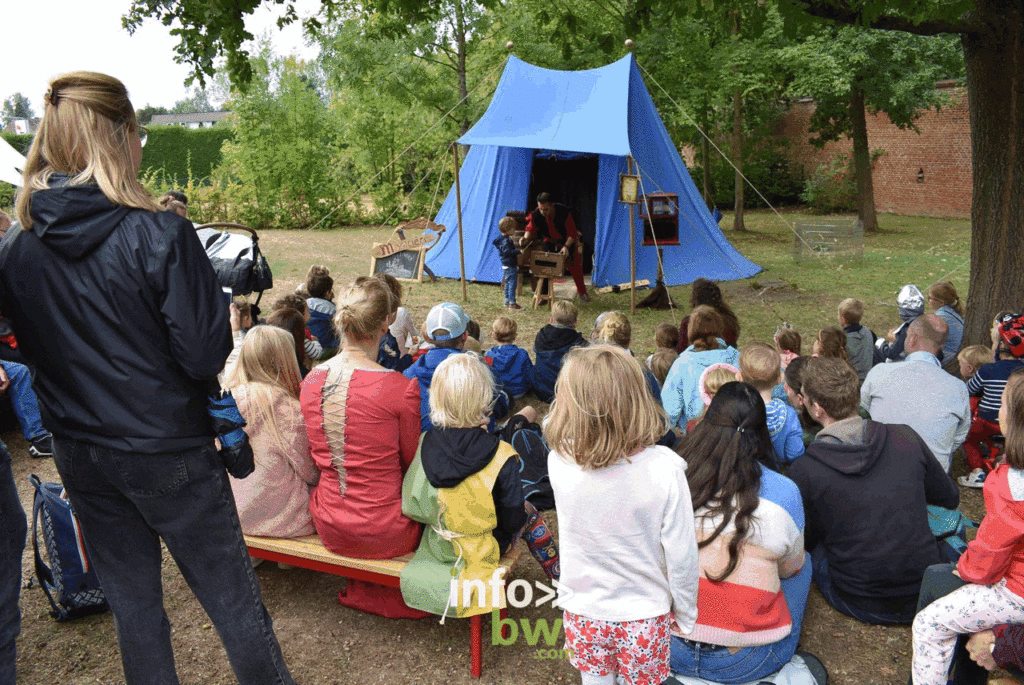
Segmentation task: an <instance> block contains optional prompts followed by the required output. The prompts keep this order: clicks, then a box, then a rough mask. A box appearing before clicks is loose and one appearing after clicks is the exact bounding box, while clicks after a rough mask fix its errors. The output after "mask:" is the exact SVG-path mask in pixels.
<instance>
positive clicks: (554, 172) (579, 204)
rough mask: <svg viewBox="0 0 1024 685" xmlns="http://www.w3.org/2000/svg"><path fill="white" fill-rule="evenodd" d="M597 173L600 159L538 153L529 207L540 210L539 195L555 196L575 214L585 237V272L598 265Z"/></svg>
mask: <svg viewBox="0 0 1024 685" xmlns="http://www.w3.org/2000/svg"><path fill="white" fill-rule="evenodd" d="M597 171H598V156H597V155H588V154H581V153H577V152H558V151H552V150H538V151H537V152H536V153H535V154H534V157H533V169H532V171H531V174H530V192H529V195H528V197H527V198H526V207H527V208H528V209H529V210H533V209H534V208H535V207H536V206H537V195H539V194H540V193H543V192H548V193H551V194H552V195H554V196H555V201H556V202H560V203H561V204H563V205H566V206H567V207H568V208H569V209H570V211H572V217H573V219H574V220H575V222H576V228H577V229H578V230H579V231H580V233H582V234H583V272H584V273H590V272H591V270H592V269H593V265H594V243H595V240H596V237H597V229H596V226H597Z"/></svg>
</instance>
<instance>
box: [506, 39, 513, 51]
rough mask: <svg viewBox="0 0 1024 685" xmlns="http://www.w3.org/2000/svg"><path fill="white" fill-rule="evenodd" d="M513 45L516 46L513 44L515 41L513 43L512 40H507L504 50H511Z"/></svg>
mask: <svg viewBox="0 0 1024 685" xmlns="http://www.w3.org/2000/svg"><path fill="white" fill-rule="evenodd" d="M515 46H516V44H515V43H513V42H512V41H509V42H507V43H505V49H506V50H511V49H512V48H514V47H515Z"/></svg>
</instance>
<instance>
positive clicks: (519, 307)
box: [508, 302, 523, 309]
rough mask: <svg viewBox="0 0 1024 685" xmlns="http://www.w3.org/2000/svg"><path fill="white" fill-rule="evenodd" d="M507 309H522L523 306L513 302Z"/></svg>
mask: <svg viewBox="0 0 1024 685" xmlns="http://www.w3.org/2000/svg"><path fill="white" fill-rule="evenodd" d="M508 308H509V309H522V308H523V306H522V305H521V304H518V303H517V302H513V303H512V304H510V305H509V306H508Z"/></svg>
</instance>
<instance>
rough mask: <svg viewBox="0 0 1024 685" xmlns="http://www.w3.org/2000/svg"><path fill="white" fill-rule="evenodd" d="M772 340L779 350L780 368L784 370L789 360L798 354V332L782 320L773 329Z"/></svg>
mask: <svg viewBox="0 0 1024 685" xmlns="http://www.w3.org/2000/svg"><path fill="white" fill-rule="evenodd" d="M773 340H774V342H775V349H776V350H778V352H779V359H781V360H782V370H783V371H785V370H786V367H787V366H789V362H791V361H793V360H794V359H795V358H797V357H799V356H800V343H801V339H800V333H799V332H798V331H797V330H796V329H795V328H793V327H792V326H790V325H789V324H788V323H785V322H783V324H782V325H781V326H779V327H778V328H777V329H775V337H774V338H773Z"/></svg>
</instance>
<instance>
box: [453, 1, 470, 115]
mask: <svg viewBox="0 0 1024 685" xmlns="http://www.w3.org/2000/svg"><path fill="white" fill-rule="evenodd" d="M455 42H456V44H457V56H456V60H457V62H458V63H457V64H456V65H455V68H456V71H457V73H458V75H459V102H460V103H461V107H460V108H459V109H460V110H461V111H462V112H468V111H469V107H468V105H469V88H468V87H467V86H466V13H465V10H464V9H463V6H462V0H455ZM470 123H471V122H470V121H469V119H468V118H467V117H466V116H465V114H463V116H462V122H461V123H460V124H459V129H460V134H461V135H465V134H466V132H467V131H469V127H470Z"/></svg>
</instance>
